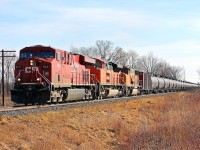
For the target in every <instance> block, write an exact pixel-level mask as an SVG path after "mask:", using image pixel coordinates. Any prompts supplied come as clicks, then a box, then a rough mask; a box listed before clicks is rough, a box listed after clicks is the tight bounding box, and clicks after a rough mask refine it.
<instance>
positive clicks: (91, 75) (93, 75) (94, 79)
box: [90, 74, 99, 83]
mask: <svg viewBox="0 0 200 150" xmlns="http://www.w3.org/2000/svg"><path fill="white" fill-rule="evenodd" d="M91 77H93V78H91ZM90 79H92V80H93V81H94V82H97V83H99V81H98V80H97V78H96V77H95V74H90Z"/></svg>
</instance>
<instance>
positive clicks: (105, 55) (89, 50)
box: [71, 40, 185, 80]
mask: <svg viewBox="0 0 200 150" xmlns="http://www.w3.org/2000/svg"><path fill="white" fill-rule="evenodd" d="M71 52H72V53H78V54H82V55H86V56H88V57H95V58H100V59H102V60H104V61H107V62H113V63H116V64H120V65H123V66H129V67H130V68H134V69H137V70H140V71H144V72H147V73H149V74H152V75H155V76H160V77H165V78H170V79H175V80H184V76H185V75H184V74H185V69H184V68H183V67H181V66H174V65H171V64H170V63H168V62H167V61H166V60H163V59H161V58H158V57H156V56H155V55H154V54H153V53H152V52H148V53H147V54H146V55H142V56H140V55H139V54H138V53H137V52H136V51H135V50H133V49H130V50H128V51H125V50H124V49H123V48H122V47H119V46H114V43H113V42H112V41H109V40H97V41H96V43H95V45H93V46H89V47H71Z"/></svg>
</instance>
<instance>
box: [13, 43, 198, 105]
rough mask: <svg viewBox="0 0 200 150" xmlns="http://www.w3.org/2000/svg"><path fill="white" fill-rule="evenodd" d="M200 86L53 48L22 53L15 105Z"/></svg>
mask: <svg viewBox="0 0 200 150" xmlns="http://www.w3.org/2000/svg"><path fill="white" fill-rule="evenodd" d="M196 87H198V85H197V84H194V83H190V82H185V81H178V80H171V79H167V78H161V77H156V76H151V75H149V74H147V73H145V72H142V71H138V70H135V69H132V68H129V67H126V66H120V65H118V64H115V63H112V62H105V61H103V60H101V59H98V58H89V57H87V56H83V55H80V54H73V53H69V52H66V51H64V50H60V49H57V48H53V47H50V46H42V45H36V46H31V47H25V48H23V49H21V50H20V55H19V60H18V61H17V62H16V64H15V86H14V89H12V90H11V99H12V101H13V102H14V103H16V104H25V105H28V104H32V105H34V104H45V103H59V102H66V101H73V100H87V99H88V100H90V99H103V98H111V97H123V96H132V95H139V94H149V93H159V92H170V91H180V90H186V89H192V88H196Z"/></svg>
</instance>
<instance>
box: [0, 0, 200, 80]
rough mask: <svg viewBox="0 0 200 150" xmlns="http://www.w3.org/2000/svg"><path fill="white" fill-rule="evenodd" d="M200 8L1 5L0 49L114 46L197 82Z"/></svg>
mask: <svg viewBox="0 0 200 150" xmlns="http://www.w3.org/2000/svg"><path fill="white" fill-rule="evenodd" d="M199 7H200V1H197V0H191V1H189V0H168V1H164V0H162V1H161V0H73V1H72V0H56V1H55V0H43V1H41V0H0V35H1V36H0V48H1V49H16V50H19V49H20V48H23V47H25V46H30V45H35V44H43V45H51V46H53V47H57V48H61V49H65V50H69V49H70V47H71V46H77V47H79V46H90V45H94V43H95V41H96V40H111V41H113V42H114V43H115V45H116V46H121V47H123V48H125V49H126V50H129V49H134V50H136V51H137V52H138V53H139V54H140V55H143V54H147V53H148V52H149V51H152V52H153V53H154V55H156V56H157V57H160V58H163V59H165V60H167V61H168V62H170V63H171V64H173V65H180V66H183V67H185V69H186V79H187V80H190V81H193V82H197V81H198V77H197V73H196V69H197V68H198V66H200V62H199V57H200V9H199Z"/></svg>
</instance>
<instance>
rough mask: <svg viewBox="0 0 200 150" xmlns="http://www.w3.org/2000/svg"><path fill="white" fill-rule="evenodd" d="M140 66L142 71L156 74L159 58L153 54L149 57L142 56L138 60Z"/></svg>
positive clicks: (150, 53)
mask: <svg viewBox="0 0 200 150" xmlns="http://www.w3.org/2000/svg"><path fill="white" fill-rule="evenodd" d="M138 64H139V66H138V67H139V69H140V70H142V71H144V72H147V73H150V74H156V70H157V64H158V58H157V57H155V56H154V55H153V53H152V52H149V53H148V54H147V56H141V57H140V58H139V59H138Z"/></svg>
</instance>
